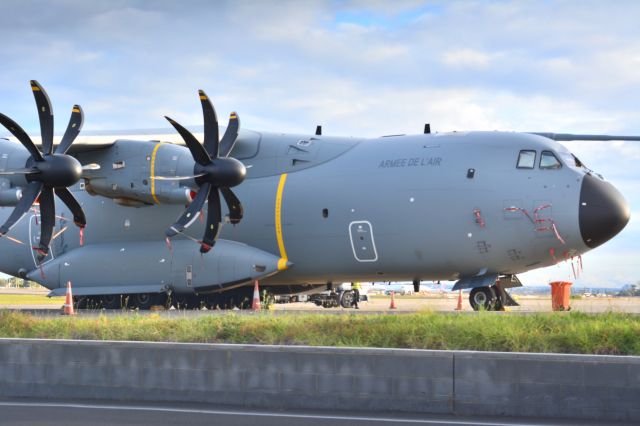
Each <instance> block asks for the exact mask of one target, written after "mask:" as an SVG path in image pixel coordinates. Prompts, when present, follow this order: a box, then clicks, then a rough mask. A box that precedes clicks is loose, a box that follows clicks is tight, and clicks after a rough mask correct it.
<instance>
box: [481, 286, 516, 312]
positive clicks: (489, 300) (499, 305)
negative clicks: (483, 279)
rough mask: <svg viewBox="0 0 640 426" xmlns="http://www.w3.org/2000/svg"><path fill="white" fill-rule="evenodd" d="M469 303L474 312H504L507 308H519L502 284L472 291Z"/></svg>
mask: <svg viewBox="0 0 640 426" xmlns="http://www.w3.org/2000/svg"><path fill="white" fill-rule="evenodd" d="M469 303H470V304H471V307H472V308H473V310H474V311H478V310H484V311H504V308H505V307H507V306H518V303H517V302H516V301H515V300H513V298H512V297H511V296H510V295H509V293H507V291H506V290H505V289H504V288H503V287H502V286H501V285H500V284H494V285H492V286H490V287H475V288H473V289H471V292H470V293H469Z"/></svg>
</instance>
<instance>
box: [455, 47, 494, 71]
mask: <svg viewBox="0 0 640 426" xmlns="http://www.w3.org/2000/svg"><path fill="white" fill-rule="evenodd" d="M492 56H493V55H488V54H486V53H484V52H479V51H477V50H472V49H457V50H453V51H450V52H445V53H444V54H443V55H442V62H444V64H445V65H447V66H449V67H454V68H459V67H460V68H466V67H471V68H487V67H488V66H489V65H490V62H491V60H492Z"/></svg>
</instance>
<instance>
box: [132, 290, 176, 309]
mask: <svg viewBox="0 0 640 426" xmlns="http://www.w3.org/2000/svg"><path fill="white" fill-rule="evenodd" d="M129 304H130V305H132V306H133V307H134V308H138V309H140V310H141V311H147V310H149V309H151V307H152V306H155V305H161V306H166V304H167V294H166V293H137V294H132V295H131V296H130V299H129Z"/></svg>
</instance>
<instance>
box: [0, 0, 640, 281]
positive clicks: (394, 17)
mask: <svg viewBox="0 0 640 426" xmlns="http://www.w3.org/2000/svg"><path fill="white" fill-rule="evenodd" d="M638 17H640V2H638V1H623V0H619V1H616V2H609V1H588V0H586V1H585V0H581V1H552V0H546V1H543V0H539V1H526V0H516V1H418V0H415V1H414V0H406V1H405V0H395V1H382V0H367V1H365V0H352V1H312V0H305V1H286V0H284V1H283V0H281V1H267V0H264V1H257V0H256V1H243V0H234V1H228V2H226V1H207V0H201V1H200V0H192V1H188V0H183V1H179V2H178V1H175V0H170V1H167V0H154V1H143V0H139V1H134V0H131V1H126V0H109V1H104V0H92V1H82V0H56V1H53V0H50V1H33V0H17V1H14V0H2V1H1V2H0V40H2V43H0V111H2V112H3V113H5V114H7V115H9V116H10V117H12V118H13V119H14V120H16V121H17V122H18V123H20V124H21V125H22V126H23V127H24V128H26V129H27V130H29V131H33V132H34V133H36V134H37V133H38V124H37V114H36V112H35V108H34V103H33V97H32V96H31V93H30V89H29V80H30V79H36V80H38V81H39V82H40V83H41V84H42V85H43V86H44V87H45V88H46V90H47V92H48V93H49V96H50V97H51V99H52V102H53V105H54V110H55V111H56V112H57V116H58V117H61V118H59V120H58V121H59V124H58V125H59V127H58V131H62V130H63V129H62V128H61V127H63V126H64V125H66V120H67V117H68V114H69V113H70V111H68V110H70V109H71V106H72V105H73V104H74V103H78V104H80V105H82V107H83V109H84V111H85V127H84V129H85V130H94V131H100V130H114V129H144V128H158V127H165V126H166V124H165V121H164V118H163V115H170V116H172V117H173V118H174V119H176V120H178V121H179V122H181V123H185V124H194V125H198V124H200V123H201V112H200V109H199V105H198V103H197V101H198V100H197V97H196V90H197V89H204V90H205V91H206V92H207V93H208V94H209V96H210V97H211V98H212V99H213V101H214V103H215V105H216V109H217V111H218V115H219V116H221V117H224V116H227V115H228V113H229V112H231V111H238V112H239V115H240V117H241V120H242V125H243V127H245V128H251V129H255V130H264V131H281V132H302V133H311V132H313V131H314V129H315V126H316V124H322V125H323V129H324V133H325V134H329V135H343V136H364V137H375V136H380V135H385V134H397V133H419V132H421V131H422V127H423V124H424V123H425V122H430V123H431V126H432V129H433V130H434V131H452V130H514V131H549V132H557V133H606V134H629V135H640V25H638ZM63 122H64V123H63ZM567 145H568V146H569V148H570V149H571V150H572V151H573V152H574V153H575V154H576V155H577V156H578V157H579V158H580V159H581V160H582V161H583V162H584V163H585V164H586V165H587V166H589V167H590V168H591V169H593V170H595V171H597V172H599V173H601V174H602V175H604V177H605V178H607V179H608V180H609V181H611V182H612V183H613V184H614V185H615V186H617V187H618V188H619V189H620V190H621V191H622V193H623V194H624V195H625V197H626V198H627V200H628V202H629V204H630V206H631V217H632V218H631V221H630V222H629V224H628V225H627V227H626V228H625V229H624V230H623V231H622V233H621V234H620V235H619V236H618V237H617V238H615V239H614V240H612V241H610V242H609V243H607V244H605V245H604V246H602V247H600V248H598V249H596V250H595V251H593V252H590V253H588V254H587V255H586V256H584V262H583V263H584V271H583V274H582V275H581V277H580V278H578V279H577V280H574V279H573V277H572V273H571V267H570V266H569V265H567V264H560V265H558V266H555V267H551V268H547V269H543V270H538V271H535V272H532V273H527V274H524V275H523V276H522V277H521V278H522V279H523V281H524V282H525V284H546V283H547V282H549V281H551V280H570V281H575V283H576V285H578V286H585V287H602V286H619V285H622V284H627V283H635V282H638V281H640V272H639V271H638V268H637V266H638V264H639V262H638V261H639V260H640V243H639V241H640V167H638V164H639V163H640V143H639V142H636V143H630V142H627V143H622V142H595V143H594V142H572V143H569V144H567Z"/></svg>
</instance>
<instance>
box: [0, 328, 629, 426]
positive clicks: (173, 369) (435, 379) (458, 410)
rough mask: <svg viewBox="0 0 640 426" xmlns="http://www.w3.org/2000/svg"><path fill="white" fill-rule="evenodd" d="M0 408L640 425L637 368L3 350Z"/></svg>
mask: <svg viewBox="0 0 640 426" xmlns="http://www.w3.org/2000/svg"><path fill="white" fill-rule="evenodd" d="M0 396H3V397H45V398H93V399H106V400H138V401H145V400H146V401H166V402H178V401H180V402H181V401H192V402H205V403H216V404H225V405H238V406H246V407H263V408H289V409H295V408H298V409H321V410H362V411H405V412H425V413H455V414H478V415H510V416H534V417H540V416H541V417H548V416H552V417H569V418H588V419H599V420H612V419H616V420H640V407H639V406H638V404H637V401H639V400H640V357H613V356H581V355H554V354H548V355H547V354H510V353H492V352H464V351H461V352H459V351H428V350H405V349H355V348H327V347H301V346H262V345H225V344H176V343H146V342H145V343H142V342H100V341H68V340H67V341H65V340H36V339H33V340H31V339H0Z"/></svg>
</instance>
